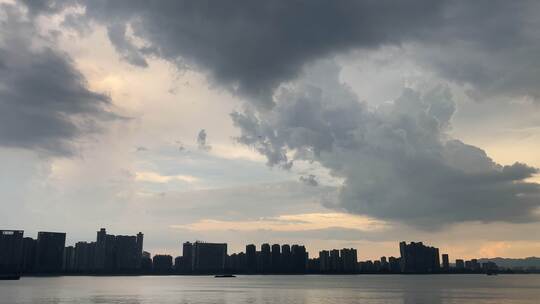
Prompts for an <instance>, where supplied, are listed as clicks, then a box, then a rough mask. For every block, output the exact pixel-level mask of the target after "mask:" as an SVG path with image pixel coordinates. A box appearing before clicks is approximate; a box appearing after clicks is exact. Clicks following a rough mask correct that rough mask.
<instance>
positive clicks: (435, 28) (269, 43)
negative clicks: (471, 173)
mask: <svg viewBox="0 0 540 304" xmlns="http://www.w3.org/2000/svg"><path fill="white" fill-rule="evenodd" d="M25 3H27V4H28V5H29V9H30V11H32V12H34V13H39V12H42V13H55V12H57V11H58V10H60V9H61V8H63V7H65V6H67V5H71V4H74V3H78V4H79V5H82V6H84V7H85V14H86V17H88V20H89V21H97V22H100V23H103V24H105V25H106V26H107V27H108V31H109V33H111V32H112V33H116V35H110V37H111V41H112V43H113V44H114V45H115V47H116V48H117V50H118V51H119V53H120V54H121V55H122V56H123V57H124V58H125V59H126V60H127V61H129V62H131V63H133V64H135V65H138V66H144V62H145V59H144V56H146V55H149V54H152V55H157V56H159V57H162V58H165V59H168V60H170V61H172V62H175V63H177V64H178V66H179V67H180V68H184V67H185V66H186V65H188V66H194V67H197V68H199V69H202V70H205V71H207V72H208V74H209V75H210V76H211V79H213V80H215V81H216V82H217V83H218V84H220V85H222V86H223V87H226V88H227V89H229V90H231V91H232V92H235V93H238V94H242V95H244V96H247V97H248V98H249V99H250V101H251V102H254V103H255V104H257V105H259V106H261V105H262V106H263V107H266V108H268V107H271V106H272V105H273V97H272V94H273V92H274V89H275V88H277V87H278V86H279V85H280V84H282V83H283V82H286V81H289V80H291V79H294V78H295V77H296V76H298V74H299V73H300V72H301V70H302V68H303V67H304V66H305V64H306V63H309V62H312V61H313V60H315V59H319V58H321V57H325V56H329V55H332V54H335V53H344V52H347V51H349V50H353V49H366V50H373V49H377V48H378V47H380V46H385V45H397V46H404V47H405V48H411V53H412V55H411V56H412V57H414V58H415V59H416V60H417V61H418V62H419V63H421V64H423V65H427V66H428V67H429V68H430V69H432V70H434V71H436V72H437V73H439V74H440V75H441V76H443V77H445V78H446V79H449V80H451V81H454V82H456V83H459V84H463V85H467V86H469V87H470V88H471V89H470V95H471V96H473V97H475V98H478V99H485V98H489V97H492V96H498V95H502V96H510V97H515V96H518V97H521V96H529V97H532V98H536V99H538V98H539V97H540V90H539V89H538V86H537V83H538V71H539V70H540V63H538V62H540V60H539V59H540V58H539V57H538V54H539V53H540V52H539V50H540V43H539V42H538V39H537V37H538V28H539V26H540V18H539V17H538V16H539V14H538V12H539V11H540V4H539V3H538V2H537V1H502V0H501V1H429V0H413V1H399V2H396V1H384V0H383V1H380V0H379V1H325V0H319V1H296V2H290V1H270V2H256V1H255V2H254V1H247V0H235V1H226V2H210V1H157V2H149V1H143V0H139V1H128V0H125V1H83V0H81V1H68V2H66V1H53V0H49V1H45V2H39V3H37V1H25ZM493 20H497V22H494V21H493ZM127 24H129V25H130V26H131V28H132V29H133V32H134V35H135V36H137V37H140V38H142V39H144V40H145V41H147V42H148V43H149V45H148V46H147V47H145V48H143V49H137V48H136V47H135V46H133V44H132V43H130V42H129V40H127V39H126V37H125V35H123V34H122V33H123V31H122V28H125V26H126V25H127Z"/></svg>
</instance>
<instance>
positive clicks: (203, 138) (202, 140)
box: [197, 129, 212, 151]
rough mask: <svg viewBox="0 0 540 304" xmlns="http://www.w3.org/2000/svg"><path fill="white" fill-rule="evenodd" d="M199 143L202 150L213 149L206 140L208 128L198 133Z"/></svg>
mask: <svg viewBox="0 0 540 304" xmlns="http://www.w3.org/2000/svg"><path fill="white" fill-rule="evenodd" d="M197 145H198V146H199V149H200V150H203V151H208V150H210V149H212V146H210V145H208V143H207V142H206V130H205V129H202V130H201V131H199V134H197Z"/></svg>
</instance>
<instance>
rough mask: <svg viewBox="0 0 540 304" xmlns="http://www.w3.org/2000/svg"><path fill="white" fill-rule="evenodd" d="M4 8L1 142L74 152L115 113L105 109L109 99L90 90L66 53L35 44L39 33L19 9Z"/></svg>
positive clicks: (0, 55) (57, 152) (48, 151)
mask: <svg viewBox="0 0 540 304" xmlns="http://www.w3.org/2000/svg"><path fill="white" fill-rule="evenodd" d="M2 10H3V11H4V12H5V16H4V17H5V18H3V19H1V21H0V22H1V26H0V28H1V29H0V62H1V64H0V146H4V147H16V148H28V149H33V150H38V151H41V152H44V153H46V154H53V155H68V154H71V153H72V152H73V146H72V142H73V141H74V140H76V139H77V138H78V137H79V136H80V135H82V134H84V133H86V132H94V131H96V130H97V129H98V123H97V121H100V120H101V121H103V120H109V119H113V118H115V117H116V116H115V115H114V114H112V113H110V112H107V111H106V110H105V108H106V106H107V105H108V104H109V102H110V101H109V98H108V97H107V96H105V95H103V94H99V93H95V92H92V91H90V90H88V89H87V87H86V83H85V79H84V77H83V75H82V74H81V73H80V72H78V71H77V70H76V69H75V68H74V67H73V63H72V62H71V61H70V59H69V57H68V56H67V55H66V54H64V53H61V52H58V51H55V50H53V49H51V48H50V47H49V46H47V45H43V46H34V45H32V43H33V41H32V39H33V38H36V37H37V34H36V33H35V29H34V27H33V24H32V23H30V22H28V21H24V20H23V19H24V16H23V15H22V13H21V12H20V11H19V10H18V9H16V8H15V7H13V6H10V5H3V6H2ZM36 39H37V38H36ZM45 44H46V43H45Z"/></svg>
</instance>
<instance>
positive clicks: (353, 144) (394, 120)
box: [232, 63, 540, 229]
mask: <svg viewBox="0 0 540 304" xmlns="http://www.w3.org/2000/svg"><path fill="white" fill-rule="evenodd" d="M329 71H333V72H332V73H329ZM321 73H324V75H325V78H324V81H322V79H320V77H318V75H321ZM313 74H315V76H316V77H310V74H307V76H306V79H305V80H303V81H298V82H297V83H295V84H291V86H289V87H288V88H284V89H282V90H281V91H280V93H279V94H277V97H276V99H277V101H278V102H277V105H276V107H275V108H274V109H273V110H272V111H265V112H253V111H249V110H247V111H245V112H243V113H239V112H236V113H234V114H233V115H232V117H233V121H234V122H235V124H236V126H237V127H239V128H240V129H241V130H242V133H241V136H240V137H239V138H238V140H239V141H240V142H242V143H244V144H246V145H249V146H253V147H254V148H255V149H256V150H258V151H259V152H260V153H262V154H264V155H266V157H267V159H268V163H269V165H280V164H287V166H289V164H291V162H294V160H295V159H301V160H308V161H316V162H319V163H320V164H321V165H322V166H324V167H326V168H328V169H330V171H331V174H333V175H334V176H337V177H342V178H344V179H345V182H344V185H343V187H342V188H341V191H340V196H339V200H338V201H337V202H335V204H334V206H333V207H334V208H339V209H342V210H346V211H348V212H352V213H358V214H367V215H370V216H373V217H376V218H381V219H387V220H395V221H401V222H405V223H408V224H412V225H416V226H419V227H422V228H429V229H432V228H434V227H440V226H442V225H444V224H450V223H456V222H465V221H484V222H493V221H507V222H530V221H537V220H538V216H537V215H535V214H534V211H535V210H536V209H537V208H539V207H540V185H538V184H536V183H532V182H527V181H525V179H526V178H528V177H531V176H532V175H533V174H535V173H536V172H537V169H536V168H532V167H529V166H527V165H525V164H521V163H515V164H514V165H511V166H501V165H499V164H497V163H495V162H494V161H493V160H491V159H490V158H489V157H488V156H487V155H486V153H485V152H484V151H483V150H481V149H480V148H477V147H474V146H471V145H467V144H464V143H462V142H461V141H459V140H455V139H451V138H450V136H449V135H448V133H447V131H448V128H449V127H450V119H451V116H452V113H453V109H454V105H453V101H452V99H451V95H450V94H449V92H448V89H446V88H444V87H438V88H435V89H432V90H430V91H429V92H426V93H419V92H416V91H413V90H411V89H405V90H404V92H403V94H402V95H401V96H400V97H399V98H397V99H396V100H395V101H394V102H393V103H388V104H384V105H382V106H380V107H378V108H376V109H369V108H368V107H367V106H366V105H365V104H363V103H361V102H359V101H358V100H357V99H356V97H355V96H354V95H353V94H352V93H351V91H350V89H349V88H348V87H346V86H345V85H343V84H341V83H339V80H338V78H339V77H338V75H339V71H336V70H335V68H334V69H333V68H332V64H329V63H321V64H320V65H319V66H318V67H317V68H315V69H314V71H313ZM441 109H443V110H441ZM276 151H278V153H276ZM293 152H294V157H293V159H290V158H289V157H288V155H290V154H291V153H293ZM276 155H277V157H276ZM327 205H329V204H328V203H327Z"/></svg>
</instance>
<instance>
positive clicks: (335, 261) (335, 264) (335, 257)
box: [330, 249, 341, 272]
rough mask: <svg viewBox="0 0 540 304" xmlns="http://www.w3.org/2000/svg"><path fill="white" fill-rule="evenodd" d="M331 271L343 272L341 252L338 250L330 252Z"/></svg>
mask: <svg viewBox="0 0 540 304" xmlns="http://www.w3.org/2000/svg"><path fill="white" fill-rule="evenodd" d="M330 271H331V272H339V271H341V258H340V256H339V250H337V249H332V250H330Z"/></svg>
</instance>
